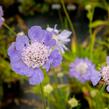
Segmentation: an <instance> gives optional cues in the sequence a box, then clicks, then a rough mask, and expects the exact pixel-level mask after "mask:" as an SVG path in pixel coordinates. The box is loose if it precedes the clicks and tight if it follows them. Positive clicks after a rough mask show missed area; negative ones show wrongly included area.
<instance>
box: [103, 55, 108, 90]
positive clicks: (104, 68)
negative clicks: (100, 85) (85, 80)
mask: <svg viewBox="0 0 109 109" xmlns="http://www.w3.org/2000/svg"><path fill="white" fill-rule="evenodd" d="M106 61H107V66H104V67H102V70H101V74H102V78H103V80H104V81H105V83H106V85H107V88H106V89H107V91H108V92H109V56H107V59H106Z"/></svg>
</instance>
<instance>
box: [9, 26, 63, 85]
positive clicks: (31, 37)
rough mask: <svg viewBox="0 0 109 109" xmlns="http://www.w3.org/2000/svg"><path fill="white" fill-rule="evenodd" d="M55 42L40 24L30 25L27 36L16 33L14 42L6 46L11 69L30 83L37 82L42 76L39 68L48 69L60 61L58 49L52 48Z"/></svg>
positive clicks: (40, 80)
mask: <svg viewBox="0 0 109 109" xmlns="http://www.w3.org/2000/svg"><path fill="white" fill-rule="evenodd" d="M55 44H56V41H55V40H54V39H52V35H51V33H50V32H48V31H46V30H43V29H42V28H41V27H40V26H32V27H31V28H30V29H29V30H28V36H26V35H23V34H18V35H17V38H16V42H13V43H12V44H11V45H10V47H9V48H8V55H9V57H10V62H11V67H12V69H13V70H14V71H15V72H17V73H19V74H21V75H26V76H27V77H28V78H29V83H30V84H32V85H34V84H39V83H40V82H42V80H43V78H44V76H43V72H42V71H41V68H45V69H46V71H48V70H49V69H50V66H53V67H56V66H58V65H59V64H60V63H61V61H62V57H61V55H60V53H59V52H58V50H57V49H53V48H54V46H55Z"/></svg>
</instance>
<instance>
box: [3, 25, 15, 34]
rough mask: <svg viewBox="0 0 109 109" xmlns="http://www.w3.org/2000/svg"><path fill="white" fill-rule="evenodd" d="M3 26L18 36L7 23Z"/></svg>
mask: <svg viewBox="0 0 109 109" xmlns="http://www.w3.org/2000/svg"><path fill="white" fill-rule="evenodd" d="M3 26H4V27H5V28H7V29H8V30H9V31H10V32H11V33H12V34H13V35H15V36H16V32H14V31H13V30H12V29H11V28H10V27H9V26H8V25H7V24H6V23H3Z"/></svg>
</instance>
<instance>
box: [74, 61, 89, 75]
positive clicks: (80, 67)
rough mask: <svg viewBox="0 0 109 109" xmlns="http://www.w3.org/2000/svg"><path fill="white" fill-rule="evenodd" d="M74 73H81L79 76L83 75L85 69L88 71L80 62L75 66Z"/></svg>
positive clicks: (85, 65) (84, 64)
mask: <svg viewBox="0 0 109 109" xmlns="http://www.w3.org/2000/svg"><path fill="white" fill-rule="evenodd" d="M75 69H76V71H77V72H79V73H81V74H85V73H86V71H87V69H88V65H87V64H86V63H85V62H80V63H79V64H78V65H77V66H76V68H75Z"/></svg>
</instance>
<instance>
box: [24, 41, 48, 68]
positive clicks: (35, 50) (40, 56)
mask: <svg viewBox="0 0 109 109" xmlns="http://www.w3.org/2000/svg"><path fill="white" fill-rule="evenodd" d="M48 56H49V49H48V47H47V46H45V45H44V44H42V43H39V42H34V43H32V44H31V45H29V46H28V47H27V48H25V49H24V50H23V52H22V60H23V62H24V63H25V64H26V65H27V66H28V67H32V68H36V67H39V66H42V65H43V64H44V63H45V62H46V61H47V60H48Z"/></svg>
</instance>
